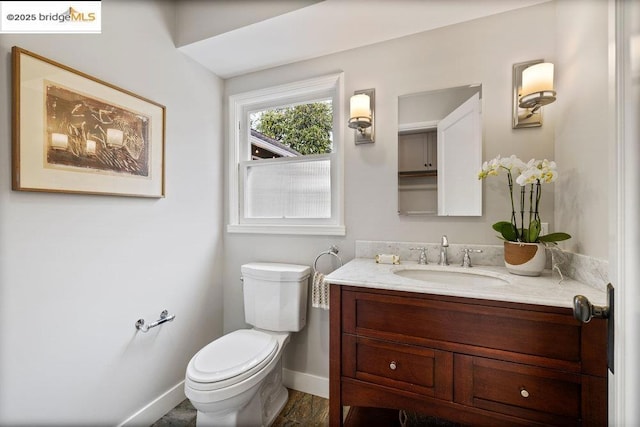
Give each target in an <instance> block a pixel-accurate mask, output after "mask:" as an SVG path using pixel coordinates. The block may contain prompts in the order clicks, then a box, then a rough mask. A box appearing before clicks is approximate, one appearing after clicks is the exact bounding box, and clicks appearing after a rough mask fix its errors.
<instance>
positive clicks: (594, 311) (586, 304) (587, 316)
mask: <svg viewBox="0 0 640 427" xmlns="http://www.w3.org/2000/svg"><path fill="white" fill-rule="evenodd" d="M573 317H575V318H576V319H577V320H579V321H581V322H583V323H589V322H590V321H591V319H593V318H594V317H595V318H596V319H607V318H609V307H608V306H606V307H601V306H598V305H593V304H591V301H589V298H587V297H585V296H584V295H576V296H574V297H573Z"/></svg>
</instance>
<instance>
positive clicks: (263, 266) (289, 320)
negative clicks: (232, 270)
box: [241, 262, 311, 332]
mask: <svg viewBox="0 0 640 427" xmlns="http://www.w3.org/2000/svg"><path fill="white" fill-rule="evenodd" d="M241 271H242V280H243V293H244V319H245V321H246V322H247V323H248V324H250V325H252V326H254V327H256V328H260V329H266V330H269V331H276V332H297V331H299V330H301V329H302V328H304V326H305V324H306V323H307V292H308V289H309V276H310V275H311V267H309V266H306V265H297V264H280V263H268V262H254V263H249V264H244V265H243V266H242V267H241Z"/></svg>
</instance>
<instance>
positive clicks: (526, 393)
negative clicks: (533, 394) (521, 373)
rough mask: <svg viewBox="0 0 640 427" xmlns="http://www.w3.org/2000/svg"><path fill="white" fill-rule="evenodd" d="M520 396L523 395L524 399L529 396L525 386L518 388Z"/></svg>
mask: <svg viewBox="0 0 640 427" xmlns="http://www.w3.org/2000/svg"><path fill="white" fill-rule="evenodd" d="M520 396H522V397H524V398H525V399H526V398H527V397H529V392H528V391H527V389H526V388H524V387H522V388H521V389H520Z"/></svg>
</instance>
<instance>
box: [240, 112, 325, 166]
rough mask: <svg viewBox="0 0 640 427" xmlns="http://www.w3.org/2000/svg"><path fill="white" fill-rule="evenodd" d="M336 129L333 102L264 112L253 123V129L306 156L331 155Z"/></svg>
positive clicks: (256, 116)
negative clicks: (333, 131) (334, 126)
mask: <svg viewBox="0 0 640 427" xmlns="http://www.w3.org/2000/svg"><path fill="white" fill-rule="evenodd" d="M332 127H333V111H332V108H331V103H330V102H329V101H326V102H314V103H310V104H301V105H295V106H293V107H283V108H275V109H272V110H266V111H261V112H260V113H258V114H255V115H252V120H251V128H252V129H255V130H257V131H258V132H260V133H262V134H264V135H266V136H268V137H270V138H273V139H275V140H277V141H279V142H281V143H282V144H284V145H287V146H289V147H291V148H292V149H294V150H296V151H297V152H299V153H301V154H303V155H307V154H326V153H331V148H332V147H331V145H332V141H331V129H332Z"/></svg>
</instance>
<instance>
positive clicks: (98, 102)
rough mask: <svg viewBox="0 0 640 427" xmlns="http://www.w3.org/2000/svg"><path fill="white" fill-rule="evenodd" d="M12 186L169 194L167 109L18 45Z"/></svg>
mask: <svg viewBox="0 0 640 427" xmlns="http://www.w3.org/2000/svg"><path fill="white" fill-rule="evenodd" d="M12 61H13V189H14V190H19V191H46V192H60V193H85V194H101V195H114V196H133V197H155V198H160V197H164V195H165V194H164V187H165V186H164V168H165V166H164V164H165V160H164V156H165V155H164V139H165V107H164V106H163V105H160V104H158V103H156V102H153V101H150V100H148V99H145V98H143V97H141V96H138V95H136V94H134V93H132V92H129V91H127V90H124V89H121V88H118V87H116V86H114V85H112V84H109V83H106V82H104V81H101V80H99V79H97V78H95V77H92V76H89V75H87V74H84V73H82V72H80V71H77V70H74V69H72V68H70V67H67V66H65V65H62V64H59V63H56V62H54V61H51V60H49V59H46V58H43V57H42V56H40V55H36V54H35V53H32V52H29V51H27V50H24V49H21V48H19V47H16V46H14V47H13V49H12Z"/></svg>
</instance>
